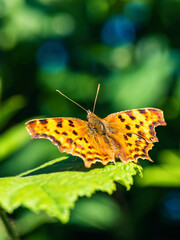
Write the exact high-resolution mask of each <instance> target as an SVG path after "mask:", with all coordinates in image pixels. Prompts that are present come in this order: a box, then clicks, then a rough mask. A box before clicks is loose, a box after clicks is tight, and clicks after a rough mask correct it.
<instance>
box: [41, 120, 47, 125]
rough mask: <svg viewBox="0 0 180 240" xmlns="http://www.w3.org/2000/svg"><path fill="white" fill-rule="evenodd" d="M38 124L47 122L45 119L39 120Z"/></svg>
mask: <svg viewBox="0 0 180 240" xmlns="http://www.w3.org/2000/svg"><path fill="white" fill-rule="evenodd" d="M39 122H40V123H41V124H43V125H44V124H47V123H48V121H47V120H46V119H41V120H39Z"/></svg>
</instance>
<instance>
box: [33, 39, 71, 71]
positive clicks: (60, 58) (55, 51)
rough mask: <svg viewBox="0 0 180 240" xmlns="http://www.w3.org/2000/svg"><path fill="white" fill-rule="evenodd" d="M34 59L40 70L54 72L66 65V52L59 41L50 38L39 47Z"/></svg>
mask: <svg viewBox="0 0 180 240" xmlns="http://www.w3.org/2000/svg"><path fill="white" fill-rule="evenodd" d="M36 59H37V64H38V66H39V68H40V69H41V70H42V71H44V72H49V73H54V72H58V71H61V70H62V69H64V68H65V67H66V65H67V61H68V54H67V50H66V49H65V47H64V46H63V44H62V43H61V42H59V41H52V40H51V41H47V42H45V43H43V44H42V45H41V46H40V47H39V49H38V51H37V57H36Z"/></svg>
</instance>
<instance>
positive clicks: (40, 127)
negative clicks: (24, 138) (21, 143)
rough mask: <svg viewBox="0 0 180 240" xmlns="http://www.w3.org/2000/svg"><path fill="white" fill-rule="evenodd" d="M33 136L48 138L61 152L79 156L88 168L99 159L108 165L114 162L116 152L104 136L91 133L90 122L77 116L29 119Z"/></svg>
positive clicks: (29, 126) (28, 123) (29, 129)
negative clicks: (110, 147)
mask: <svg viewBox="0 0 180 240" xmlns="http://www.w3.org/2000/svg"><path fill="white" fill-rule="evenodd" d="M26 124H27V129H28V131H29V133H30V135H31V136H32V138H47V139H49V140H51V141H52V143H53V144H55V145H57V146H58V148H59V150H60V152H67V153H70V154H72V155H75V156H79V157H81V158H82V159H83V160H84V163H85V166H86V167H87V168H89V167H91V164H92V163H95V162H97V161H100V162H102V163H103V164H104V165H106V164H107V163H108V162H109V161H112V162H114V154H113V152H112V151H111V149H109V148H108V146H109V145H108V143H106V140H105V139H103V137H101V136H98V135H97V134H94V135H93V134H91V133H90V132H89V128H88V122H87V121H83V120H80V119H77V118H46V119H35V120H31V121H28V122H27V123H26Z"/></svg>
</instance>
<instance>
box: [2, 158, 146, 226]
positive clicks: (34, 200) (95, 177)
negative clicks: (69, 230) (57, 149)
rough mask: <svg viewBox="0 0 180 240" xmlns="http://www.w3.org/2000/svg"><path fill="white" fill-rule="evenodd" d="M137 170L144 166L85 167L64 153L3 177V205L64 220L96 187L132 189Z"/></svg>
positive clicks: (9, 209)
mask: <svg viewBox="0 0 180 240" xmlns="http://www.w3.org/2000/svg"><path fill="white" fill-rule="evenodd" d="M136 173H139V174H141V173H142V168H141V167H140V166H139V165H137V164H134V163H128V164H124V163H121V162H117V163H116V164H115V165H113V164H109V165H107V166H105V167H103V166H102V164H100V163H99V164H96V165H95V166H93V168H91V169H86V168H85V167H84V165H83V162H82V160H81V159H78V160H76V161H75V162H73V163H72V162H71V161H70V159H65V157H64V158H60V159H55V160H53V161H51V162H48V163H46V164H43V165H42V166H40V167H38V168H36V169H34V170H31V171H28V172H25V173H23V174H21V175H18V176H15V177H7V178H1V179H0V205H1V206H2V208H4V209H5V210H6V211H7V212H9V213H12V212H13V210H14V209H16V208H17V207H19V206H24V207H27V208H29V209H30V210H32V211H33V212H35V213H38V212H40V211H45V212H46V213H47V214H49V215H50V216H52V217H56V218H58V219H59V220H61V221H62V222H63V223H65V222H67V221H68V220H69V215H70V209H73V208H74V205H75V201H76V200H77V199H78V198H79V197H82V196H86V197H90V196H91V195H92V194H93V193H94V192H96V191H103V192H107V193H108V194H112V192H113V191H115V190H116V184H115V182H117V183H120V184H122V185H124V186H125V187H126V188H127V189H130V186H131V185H132V184H133V175H135V174H136Z"/></svg>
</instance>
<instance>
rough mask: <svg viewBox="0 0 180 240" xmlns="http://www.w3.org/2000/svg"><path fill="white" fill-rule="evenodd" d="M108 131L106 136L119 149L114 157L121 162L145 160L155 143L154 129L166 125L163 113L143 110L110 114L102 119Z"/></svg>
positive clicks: (156, 110) (116, 149)
mask: <svg viewBox="0 0 180 240" xmlns="http://www.w3.org/2000/svg"><path fill="white" fill-rule="evenodd" d="M103 120H104V123H105V124H106V126H107V129H109V131H108V134H109V136H110V138H112V139H113V140H112V141H114V142H115V143H116V144H114V145H115V146H117V145H119V148H118V147H116V148H115V155H116V157H119V158H121V160H122V161H123V162H127V161H135V162H137V159H138V158H146V159H149V160H150V161H152V160H151V158H150V157H149V155H148V151H149V150H150V149H151V148H152V146H153V142H157V141H158V139H157V137H156V132H155V129H154V128H155V127H156V126H158V125H166V123H165V121H164V117H163V112H162V111H161V110H159V109H155V108H143V109H135V110H129V111H123V112H118V113H114V114H111V115H109V116H107V117H106V118H104V119H103Z"/></svg>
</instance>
